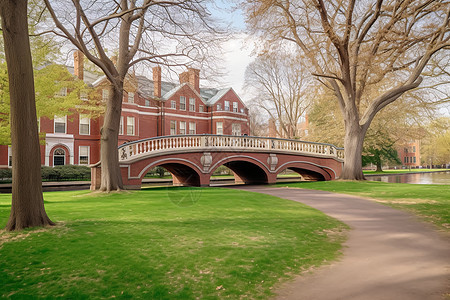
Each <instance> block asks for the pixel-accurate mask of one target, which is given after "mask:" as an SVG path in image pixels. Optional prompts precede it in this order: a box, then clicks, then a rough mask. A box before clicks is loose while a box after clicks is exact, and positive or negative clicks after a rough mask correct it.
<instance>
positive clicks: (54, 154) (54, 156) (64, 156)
mask: <svg viewBox="0 0 450 300" xmlns="http://www.w3.org/2000/svg"><path fill="white" fill-rule="evenodd" d="M59 149H61V150H62V151H63V152H64V155H59V154H58V155H57V154H56V150H59ZM66 155H67V153H66V149H64V148H63V147H57V148H55V150H53V166H55V158H56V157H62V158H63V162H64V163H63V164H62V165H58V166H65V165H66V163H67V161H66Z"/></svg>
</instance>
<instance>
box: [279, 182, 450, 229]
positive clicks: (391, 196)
mask: <svg viewBox="0 0 450 300" xmlns="http://www.w3.org/2000/svg"><path fill="white" fill-rule="evenodd" d="M278 186H289V187H299V188H305V189H314V190H322V191H329V192H335V193H343V194H351V195H358V196H363V197H368V198H373V199H375V200H377V201H379V202H382V203H385V204H388V205H390V206H392V207H395V208H400V209H405V210H408V211H410V212H413V213H415V214H417V215H419V216H421V217H423V218H424V219H425V220H427V221H429V222H431V223H433V224H435V225H437V226H439V227H440V228H441V229H445V230H449V229H450V185H437V184H434V185H433V184H405V183H386V182H377V181H320V182H298V183H280V184H279V185H278Z"/></svg>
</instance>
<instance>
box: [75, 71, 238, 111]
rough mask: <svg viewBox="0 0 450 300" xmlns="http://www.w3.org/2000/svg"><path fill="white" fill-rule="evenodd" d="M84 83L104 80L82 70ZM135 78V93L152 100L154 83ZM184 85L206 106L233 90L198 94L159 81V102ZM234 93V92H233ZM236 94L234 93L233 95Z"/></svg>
mask: <svg viewBox="0 0 450 300" xmlns="http://www.w3.org/2000/svg"><path fill="white" fill-rule="evenodd" d="M67 70H68V71H69V72H70V73H71V74H74V67H71V66H67ZM83 74H84V79H83V80H84V82H85V83H86V84H88V85H91V86H97V85H98V84H100V83H101V82H102V81H104V80H105V79H106V76H105V75H102V76H99V75H97V74H94V73H92V72H89V71H86V70H84V73H83ZM136 78H137V84H138V88H137V91H138V93H140V94H141V95H142V96H143V97H144V98H153V97H154V82H153V80H150V79H148V78H147V77H145V76H142V75H139V76H136ZM185 85H188V86H189V87H190V88H191V89H192V91H194V92H195V93H196V94H197V96H198V97H199V98H200V99H201V100H202V101H203V103H205V105H207V106H212V105H214V104H215V103H216V102H217V101H219V100H220V99H221V98H222V97H223V96H225V94H226V93H228V92H229V91H230V90H232V91H233V92H234V90H233V88H231V87H229V88H224V89H216V88H200V93H197V91H196V90H195V89H194V88H193V87H192V86H191V85H190V84H189V83H183V84H176V83H172V82H167V81H161V95H162V96H161V100H163V101H167V100H169V98H171V97H172V96H173V95H174V94H175V93H176V92H177V91H178V90H179V89H181V88H182V87H184V86H185ZM234 93H235V92H234ZM235 94H236V93H235ZM236 96H237V97H238V98H239V96H238V95H237V94H236ZM239 100H241V99H240V98H239ZM241 102H242V100H241Z"/></svg>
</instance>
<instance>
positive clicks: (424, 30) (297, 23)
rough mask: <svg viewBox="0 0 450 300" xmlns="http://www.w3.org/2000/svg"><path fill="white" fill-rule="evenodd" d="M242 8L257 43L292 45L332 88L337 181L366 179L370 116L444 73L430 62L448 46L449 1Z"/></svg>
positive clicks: (346, 0) (300, 1)
mask: <svg viewBox="0 0 450 300" xmlns="http://www.w3.org/2000/svg"><path fill="white" fill-rule="evenodd" d="M245 9H246V11H247V22H248V24H249V27H250V28H251V30H252V32H253V33H255V34H257V35H259V36H260V37H261V39H263V40H265V41H266V43H265V44H264V46H263V47H266V48H272V49H274V48H275V49H276V48H277V47H279V45H280V44H286V43H290V44H292V45H293V48H294V49H295V51H296V52H297V53H298V55H299V56H300V57H301V58H302V61H303V63H304V64H305V65H306V66H307V67H308V69H309V70H310V73H311V74H312V75H313V76H315V77H316V78H317V79H318V80H319V81H320V82H322V83H323V85H324V86H325V87H326V88H327V89H329V90H330V91H331V92H332V94H333V99H334V100H335V101H336V102H337V103H338V105H339V108H340V111H341V112H342V115H343V119H344V124H345V137H344V147H345V163H344V169H343V173H342V178H343V179H364V176H363V174H362V160H361V154H362V148H363V142H364V137H365V135H366V133H367V130H368V128H369V126H370V124H371V123H372V121H373V120H374V118H375V116H376V115H377V114H378V113H379V112H380V111H381V110H382V109H383V108H385V107H386V106H388V105H389V104H391V103H393V102H394V101H396V100H397V99H399V98H400V97H401V96H402V95H403V94H404V93H406V92H408V91H410V90H413V89H415V88H417V87H418V86H420V84H421V83H422V82H423V75H425V74H426V73H430V74H432V73H437V74H439V75H445V72H442V70H443V66H442V65H441V64H440V63H439V59H437V60H435V61H433V59H434V58H436V57H439V56H438V55H439V52H442V51H445V52H447V53H448V50H449V48H450V27H449V22H450V21H449V20H450V6H449V5H448V2H447V1H440V0H431V1H429V0H420V1H417V0H406V1H405V0H377V1H354V0H339V1H335V0H333V1H331V0H328V1H327V0H288V1H277V0H256V1H253V0H252V1H250V0H248V1H246V4H245ZM443 56H444V57H445V55H443ZM434 62H436V64H435V63H434ZM439 65H440V66H439ZM435 87H437V86H436V85H435Z"/></svg>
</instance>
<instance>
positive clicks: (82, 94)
mask: <svg viewBox="0 0 450 300" xmlns="http://www.w3.org/2000/svg"><path fill="white" fill-rule="evenodd" d="M80 100H82V101H88V100H89V98H88V93H87V92H84V91H81V92H80Z"/></svg>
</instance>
